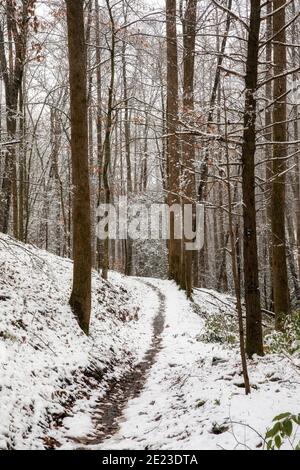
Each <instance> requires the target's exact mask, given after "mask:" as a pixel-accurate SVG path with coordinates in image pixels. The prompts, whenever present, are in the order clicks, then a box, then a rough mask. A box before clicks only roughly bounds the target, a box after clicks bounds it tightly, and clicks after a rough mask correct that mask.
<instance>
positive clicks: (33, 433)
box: [0, 236, 300, 450]
mask: <svg viewBox="0 0 300 470" xmlns="http://www.w3.org/2000/svg"><path fill="white" fill-rule="evenodd" d="M0 259H1V262H0V311H1V316H0V403H1V407H0V448H1V449H25V448H27V449H28V448H30V449H45V448H62V449H83V448H84V449H90V448H91V449H95V450H96V449H105V450H108V449H155V450H158V449H162V450H167V449H175V450H176V449H178V450H179V449H184V450H189V449H234V448H238V449H243V448H244V449H245V448H250V449H260V448H263V444H264V435H265V432H266V430H267V428H268V427H269V426H270V425H271V423H272V419H273V417H274V416H275V415H277V414H280V413H283V412H287V411H290V412H294V413H299V411H300V409H299V408H300V403H299V391H300V377H299V362H297V359H295V358H294V359H293V360H291V359H289V358H287V357H284V356H279V355H274V354H272V355H271V354H270V355H266V356H265V357H264V358H254V359H253V360H252V361H250V362H249V375H250V380H251V384H252V393H251V395H250V396H247V397H246V396H245V391H244V388H243V380H242V371H241V366H240V357H239V350H238V346H237V344H232V345H231V346H230V345H228V344H220V341H219V338H218V337H216V334H215V332H214V331H213V330H210V328H213V327H212V325H213V322H214V321H215V319H216V320H217V319H218V318H219V317H220V315H221V316H222V318H223V317H227V316H228V317H232V316H233V315H234V300H233V299H232V298H230V297H229V296H226V295H224V294H218V293H216V292H212V291H206V290H201V291H200V290H199V291H198V290H197V291H196V292H195V295H194V302H190V301H188V300H187V299H186V297H185V295H184V293H183V292H181V291H179V290H178V288H177V287H176V286H175V285H174V284H173V283H171V282H169V281H162V280H155V279H143V280H142V279H133V278H125V277H123V276H121V275H119V274H116V273H110V282H109V283H104V282H103V281H102V280H101V279H100V278H99V276H98V275H97V274H96V273H95V274H94V277H93V315H92V323H91V336H90V337H89V338H87V337H85V336H84V335H83V334H82V333H81V331H80V330H79V328H78V326H77V324H76V322H75V320H74V318H73V315H72V312H71V311H70V309H69V307H68V298H69V295H70V286H71V276H72V263H71V262H70V261H69V260H64V259H61V258H58V257H56V256H53V255H50V254H49V253H46V252H44V251H41V250H38V249H36V248H34V247H31V246H25V245H21V244H19V243H17V242H16V241H15V240H13V239H11V238H9V237H3V236H1V237H0ZM208 319H210V322H209V323H208V322H207V320H208ZM297 439H298V436H297Z"/></svg>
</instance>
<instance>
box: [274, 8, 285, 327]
mask: <svg viewBox="0 0 300 470" xmlns="http://www.w3.org/2000/svg"><path fill="white" fill-rule="evenodd" d="M284 5H285V0H274V3H273V8H274V16H273V37H274V64H275V67H274V73H275V76H278V77H277V78H276V79H275V80H274V96H273V99H274V102H275V103H274V110H273V126H274V127H273V141H274V147H273V149H274V150H273V184H272V239H273V245H272V246H273V255H272V266H273V294H274V310H275V323H276V329H277V330H283V328H284V322H285V317H286V315H287V314H288V311H289V286H288V275H287V262H286V239H285V170H286V160H285V157H286V156H287V143H286V142H287V123H286V119H287V107H286V93H287V82H286V76H284V75H283V76H280V75H282V74H284V72H285V70H286V65H287V60H286V45H285V42H286V32H285V23H286V22H285V7H284ZM276 10H278V11H276Z"/></svg>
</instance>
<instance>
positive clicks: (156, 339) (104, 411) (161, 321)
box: [75, 283, 166, 450]
mask: <svg viewBox="0 0 300 470" xmlns="http://www.w3.org/2000/svg"><path fill="white" fill-rule="evenodd" d="M146 285H147V286H148V287H149V288H151V289H153V290H154V291H155V292H156V293H157V295H158V297H159V300H160V306H159V311H158V313H157V315H156V317H155V318H154V321H153V333H152V342H151V346H150V348H149V349H148V351H147V352H146V354H145V356H144V358H143V360H142V361H141V362H140V363H139V364H138V365H137V366H136V367H135V369H134V370H132V371H131V372H129V373H126V374H125V375H124V376H123V377H122V378H121V380H119V381H114V382H112V383H111V384H110V385H109V388H108V390H107V392H106V394H105V396H104V397H102V398H101V399H100V400H99V402H98V403H97V405H96V407H95V413H94V416H93V418H94V422H95V427H96V432H95V434H94V436H93V437H90V438H84V439H78V440H75V442H77V444H78V445H79V446H80V447H79V450H80V449H82V450H84V448H85V447H86V446H96V445H99V444H101V443H103V442H104V441H105V440H106V439H109V438H111V437H112V436H114V435H115V434H116V433H117V432H118V431H119V427H120V421H121V419H122V416H123V412H124V410H125V408H126V406H127V404H128V402H129V401H130V400H132V399H133V398H136V397H138V396H139V395H140V393H141V392H142V390H143V388H144V386H145V384H146V380H147V376H148V373H149V371H150V370H151V368H152V366H153V365H154V363H155V360H156V356H157V354H158V353H159V351H160V350H161V348H162V332H163V330H164V326H165V307H166V305H165V304H166V299H165V296H164V294H163V293H162V292H161V291H160V290H159V289H158V288H156V287H154V286H153V285H152V284H150V283H146Z"/></svg>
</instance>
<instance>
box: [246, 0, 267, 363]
mask: <svg viewBox="0 0 300 470" xmlns="http://www.w3.org/2000/svg"><path fill="white" fill-rule="evenodd" d="M260 25H261V17H260V0H251V13H250V25H249V38H248V52H247V65H246V78H245V82H246V100H245V113H244V135H243V147H242V165H243V175H242V186H243V220H244V282H245V302H246V317H247V320H246V323H247V338H246V350H247V354H248V355H249V356H250V357H251V356H253V354H259V355H262V354H263V340H262V318H261V305H260V290H259V278H258V254H257V230H256V201H255V151H256V144H255V139H256V105H257V103H256V91H257V81H258V51H259V33H260Z"/></svg>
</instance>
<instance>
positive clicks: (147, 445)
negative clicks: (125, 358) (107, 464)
mask: <svg viewBox="0 0 300 470" xmlns="http://www.w3.org/2000/svg"><path fill="white" fill-rule="evenodd" d="M152 282H153V284H155V285H156V286H159V287H160V288H161V289H162V291H163V292H164V293H165V295H166V297H167V310H166V317H167V318H166V321H167V328H166V329H165V333H164V338H163V350H162V351H161V353H160V354H159V356H158V360H157V363H156V364H155V365H154V367H153V369H152V371H151V373H150V376H149V379H148V382H147V385H146V387H145V390H144V392H143V393H142V395H141V396H140V397H138V398H136V399H134V400H132V401H131V402H130V403H129V406H128V407H127V410H126V413H125V419H124V420H122V423H121V429H120V432H119V433H118V434H117V435H116V436H114V437H113V438H112V439H110V440H108V441H106V442H104V443H103V444H102V445H101V447H100V448H101V449H110V450H111V449H150V450H151V449H152V450H170V449H172V450H203V449H228V450H229V449H248V448H250V449H256V448H261V445H262V441H263V440H262V438H261V436H262V437H264V436H265V433H266V430H267V428H268V427H269V426H270V425H271V423H272V419H273V418H274V416H275V415H278V414H279V413H282V412H286V411H291V412H294V413H299V408H300V402H299V391H300V378H298V377H297V373H296V372H295V370H294V368H293V367H292V365H291V363H290V362H289V361H288V360H287V359H284V358H282V357H278V356H276V357H274V356H273V357H271V356H267V357H265V358H263V359H262V358H256V359H254V360H253V361H250V364H249V373H250V378H251V382H252V385H253V386H254V388H253V389H252V394H251V395H250V396H248V397H246V396H245V392H244V389H242V388H240V387H239V386H240V384H241V383H242V374H241V365H240V357H239V353H238V350H237V349H236V348H232V349H229V348H225V347H223V346H221V345H217V344H204V343H202V342H201V341H199V334H200V333H201V331H202V329H203V320H202V319H201V318H200V317H199V316H197V315H196V314H195V312H194V311H193V309H192V308H191V304H190V303H189V302H188V301H187V300H186V298H185V295H184V293H183V292H180V291H179V290H178V289H177V287H176V286H175V285H174V284H172V283H169V282H167V281H154V280H153V281H152ZM214 295H218V294H214ZM207 298H208V296H207V294H205V293H204V292H203V293H197V295H196V300H197V302H198V304H200V307H202V309H205V312H206V313H207V314H210V315H212V314H213V313H214V309H213V307H212V305H211V304H207V301H206V300H207ZM219 298H220V302H218V301H216V299H214V300H213V302H215V303H216V304H218V305H224V302H228V297H227V296H221V295H219ZM214 358H218V359H220V361H219V363H217V365H212V362H213V359H214ZM222 361H225V362H222ZM222 428H223V431H225V432H222V434H214V432H218V430H220V429H221V430H222ZM251 428H252V429H251ZM226 429H228V430H227V431H226Z"/></svg>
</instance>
